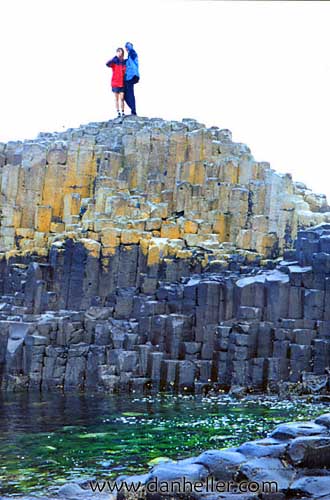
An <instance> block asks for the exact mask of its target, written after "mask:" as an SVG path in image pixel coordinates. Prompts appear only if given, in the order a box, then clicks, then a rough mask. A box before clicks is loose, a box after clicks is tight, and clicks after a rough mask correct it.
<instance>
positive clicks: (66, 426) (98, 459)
mask: <svg viewBox="0 0 330 500" xmlns="http://www.w3.org/2000/svg"><path fill="white" fill-rule="evenodd" d="M329 409H330V405H329V404H325V403H318V404H315V403H314V404H312V403H311V404H307V403H306V402H305V403H303V402H301V401H278V400H276V399H273V398H267V397H260V398H253V399H246V400H241V401H237V400H233V399H231V398H229V397H228V396H225V395H219V396H210V397H202V396H184V395H182V396H179V395H178V396H175V395H172V394H162V395H156V396H146V397H142V396H136V395H134V394H132V395H105V394H94V395H77V394H71V393H67V394H44V395H40V394H12V395H2V396H0V492H1V493H3V494H7V495H8V494H9V495H15V494H26V493H31V492H35V493H38V492H39V493H40V494H41V493H44V492H45V490H46V489H47V488H49V487H52V486H60V485H61V484H64V483H66V482H69V481H72V480H75V479H78V478H79V479H80V478H87V477H94V478H96V479H112V478H115V477H117V476H119V475H122V474H133V473H141V472H145V471H147V470H148V469H149V468H150V467H151V466H152V464H153V463H155V462H157V460H158V459H159V458H160V457H166V458H170V459H180V458H186V457H189V456H192V455H198V454H199V453H201V452H202V451H204V450H206V449H211V448H213V449H214V448H217V449H220V448H226V447H231V446H237V445H239V444H240V443H242V442H244V441H248V440H252V439H255V438H260V437H264V436H265V435H266V434H267V432H268V431H270V430H272V429H273V428H274V427H275V426H276V425H277V424H279V423H281V422H285V421H286V422H287V421H292V420H304V419H310V418H314V417H316V416H317V415H319V414H321V413H324V412H328V411H329Z"/></svg>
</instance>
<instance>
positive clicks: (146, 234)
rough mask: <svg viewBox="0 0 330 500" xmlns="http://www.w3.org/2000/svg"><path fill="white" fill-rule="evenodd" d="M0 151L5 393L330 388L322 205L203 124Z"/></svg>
mask: <svg viewBox="0 0 330 500" xmlns="http://www.w3.org/2000/svg"><path fill="white" fill-rule="evenodd" d="M0 149H1V151H2V153H1V155H0V161H1V162H2V163H1V165H2V170H1V172H2V174H1V185H2V195H1V196H2V199H1V208H2V226H1V245H2V249H3V253H2V254H1V260H0V294H1V295H2V298H1V304H0V381H1V384H2V387H3V388H4V389H7V390H11V389H13V390H17V389H19V388H29V389H42V390H48V389H50V388H60V389H63V388H64V389H65V390H71V389H76V390H77V389H78V390H88V389H95V388H98V389H100V390H108V391H117V390H118V391H120V390H124V391H126V390H136V391H138V390H144V389H145V388H146V387H151V388H153V389H156V390H158V389H167V390H168V389H172V388H173V389H178V390H195V391H203V390H207V389H208V388H210V387H219V388H224V389H228V388H230V387H232V388H233V387H234V386H237V385H241V386H244V387H246V388H250V389H259V390H265V389H267V388H268V389H269V390H280V388H281V387H282V385H283V384H282V382H287V383H300V382H302V383H303V384H304V387H305V388H306V387H309V389H308V390H311V389H310V388H311V387H312V386H313V390H316V389H317V390H327V388H328V369H329V365H330V360H329V339H330V335H328V330H329V325H330V316H329V311H328V309H329V296H328V295H329V294H328V288H329V286H328V281H329V278H330V265H329V259H330V246H329V243H328V241H329V238H330V236H329V234H330V225H327V224H326V222H327V221H328V219H329V215H330V213H329V212H328V211H327V210H328V207H327V203H326V199H325V197H323V196H320V195H319V196H317V195H314V194H313V193H311V192H310V191H308V190H307V189H306V188H304V186H303V185H301V184H297V183H293V182H292V180H291V178H290V176H289V175H280V174H277V173H276V172H274V171H273V170H271V169H270V167H269V165H268V164H266V163H260V162H256V161H255V160H254V159H253V157H252V155H251V153H250V151H249V149H248V148H247V147H246V146H245V145H242V144H237V143H233V142H232V140H231V136H230V132H229V131H227V130H219V129H217V128H215V127H213V128H211V129H206V128H205V127H204V126H203V125H201V124H198V123H197V122H196V121H194V120H183V122H182V123H178V122H165V121H163V120H160V119H152V120H148V119H145V118H129V117H127V118H125V120H124V121H121V120H118V121H113V122H109V123H104V124H90V125H88V126H86V127H82V128H80V129H78V130H71V131H67V132H65V133H62V134H53V135H51V134H41V135H40V137H39V138H38V139H37V140H36V141H34V142H29V143H8V144H7V145H3V146H1V148H0ZM318 222H322V223H323V225H320V226H316V227H314V228H313V227H312V228H311V229H308V227H309V226H310V225H311V224H315V223H318ZM301 227H305V229H304V230H301V231H300V232H299V234H298V240H297V244H296V249H293V241H294V239H295V237H296V235H297V231H299V229H300V228H301ZM283 252H284V259H285V260H283V261H281V259H280V258H277V257H278V256H279V255H283ZM275 258H277V259H275ZM328 323H329V325H328ZM316 376H317V377H319V378H318V379H316V378H315V377H316ZM315 387H316V389H315Z"/></svg>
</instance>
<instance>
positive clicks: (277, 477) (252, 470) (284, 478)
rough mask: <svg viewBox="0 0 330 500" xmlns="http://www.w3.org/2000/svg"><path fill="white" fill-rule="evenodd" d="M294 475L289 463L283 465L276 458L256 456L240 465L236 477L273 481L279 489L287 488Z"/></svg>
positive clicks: (248, 479) (259, 481)
mask: <svg viewBox="0 0 330 500" xmlns="http://www.w3.org/2000/svg"><path fill="white" fill-rule="evenodd" d="M294 477H295V470H294V468H293V467H292V466H290V465H284V464H283V463H282V461H281V460H279V459H278V458H256V459H254V460H250V461H248V462H246V463H244V464H242V465H241V467H240V469H239V472H238V475H237V479H239V480H242V479H243V478H244V479H245V480H247V481H255V482H257V483H259V484H261V483H262V481H274V483H276V484H277V487H278V490H279V491H285V490H287V489H288V487H289V485H290V483H291V482H292V480H293V479H294Z"/></svg>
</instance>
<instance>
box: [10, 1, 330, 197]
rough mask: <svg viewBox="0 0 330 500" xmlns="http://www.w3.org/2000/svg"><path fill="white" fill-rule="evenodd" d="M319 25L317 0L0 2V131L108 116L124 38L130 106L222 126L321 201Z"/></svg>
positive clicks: (325, 55)
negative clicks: (128, 48) (135, 72)
mask: <svg viewBox="0 0 330 500" xmlns="http://www.w3.org/2000/svg"><path fill="white" fill-rule="evenodd" d="M329 24H330V2H322V1H321V2H317V1H315V2H314V1H312V2H308V1H307V2H304V1H303V2H299V1H294V2H290V1H266V2H264V1H256V2H255V1H245V2H240V1H207V0H172V1H165V0H150V1H139V0H135V1H131V0H126V1H125V2H118V1H112V0H56V1H54V0H28V1H27V0H2V1H1V29H0V56H1V58H0V61H1V62H0V64H1V78H0V141H2V142H7V141H10V140H23V139H33V138H35V137H36V136H37V134H38V133H39V132H53V131H63V130H66V129H67V128H71V127H74V128H75V127H79V125H81V124H86V123H89V122H98V121H106V120H109V119H112V118H114V117H115V115H116V113H115V106H114V98H113V94H112V92H111V87H110V80H111V70H110V69H109V68H107V67H106V66H105V63H106V61H108V60H109V59H110V58H111V57H113V56H114V55H115V51H116V49H117V47H120V46H124V44H125V42H127V41H130V42H132V43H133V44H134V48H135V49H136V51H137V52H138V55H139V61H140V74H141V79H140V82H139V83H138V84H137V85H135V94H136V100H137V113H138V114H139V115H141V116H147V117H161V118H164V119H169V120H181V119H182V118H187V117H189V118H195V119H197V120H198V121H200V122H201V123H204V124H205V125H206V126H218V127H220V128H228V129H230V130H231V131H232V134H233V140H234V141H235V142H243V143H245V144H247V145H248V146H249V147H250V149H251V151H252V154H253V155H254V158H255V159H256V160H257V161H268V162H269V163H270V164H271V167H272V168H274V169H276V170H277V171H279V172H284V173H286V172H290V173H291V174H292V176H293V179H294V180H295V181H300V182H304V183H305V184H306V185H307V186H308V187H309V188H310V189H312V190H313V191H315V192H318V193H324V194H326V195H327V198H328V202H330V159H329V144H330V51H329V49H330V30H329Z"/></svg>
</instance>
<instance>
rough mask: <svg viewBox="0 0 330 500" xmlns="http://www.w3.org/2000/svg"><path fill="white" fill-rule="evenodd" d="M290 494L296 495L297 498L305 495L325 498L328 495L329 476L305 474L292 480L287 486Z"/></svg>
mask: <svg viewBox="0 0 330 500" xmlns="http://www.w3.org/2000/svg"><path fill="white" fill-rule="evenodd" d="M289 493H290V495H291V496H293V495H297V496H298V498H299V496H300V498H301V497H302V495H306V496H307V498H313V499H314V498H315V499H317V498H323V499H324V500H326V498H329V497H330V476H307V477H301V478H299V479H297V480H296V481H294V482H293V483H292V484H291V485H290V488H289Z"/></svg>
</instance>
